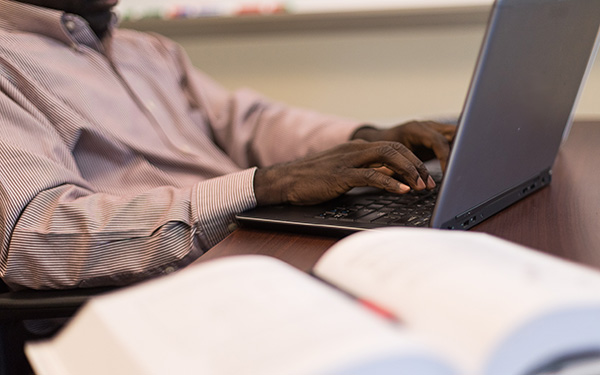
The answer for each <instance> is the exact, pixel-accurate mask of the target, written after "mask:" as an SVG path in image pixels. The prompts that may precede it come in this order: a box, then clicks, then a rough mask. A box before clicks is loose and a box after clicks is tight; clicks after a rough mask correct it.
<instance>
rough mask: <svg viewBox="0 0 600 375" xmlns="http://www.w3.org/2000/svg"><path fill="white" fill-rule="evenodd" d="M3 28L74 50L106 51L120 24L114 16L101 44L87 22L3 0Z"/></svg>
mask: <svg viewBox="0 0 600 375" xmlns="http://www.w3.org/2000/svg"><path fill="white" fill-rule="evenodd" d="M0 9H2V12H1V13H0V29H1V28H4V29H7V30H10V31H21V32H29V33H35V34H40V35H45V36H47V37H50V38H53V39H56V40H58V41H61V42H63V43H65V44H67V45H69V46H71V47H74V48H78V47H79V46H80V45H86V46H88V47H91V48H94V49H96V50H98V51H100V52H103V51H104V46H103V44H102V42H104V43H107V42H108V41H107V40H106V39H109V38H110V36H111V34H112V31H113V29H114V27H115V25H116V23H117V17H116V15H115V14H114V13H113V17H112V22H111V24H110V26H109V32H108V33H107V36H106V38H104V39H105V40H103V41H100V40H99V39H98V38H97V37H96V35H95V34H94V32H93V31H92V29H91V28H90V27H89V25H88V23H87V21H86V20H85V19H83V18H82V17H80V16H77V15H75V14H70V13H65V12H63V11H59V10H54V9H48V8H43V7H38V6H35V5H30V4H25V3H20V2H17V1H12V0H0Z"/></svg>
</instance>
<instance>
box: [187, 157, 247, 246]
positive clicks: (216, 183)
mask: <svg viewBox="0 0 600 375" xmlns="http://www.w3.org/2000/svg"><path fill="white" fill-rule="evenodd" d="M255 172H256V168H250V169H246V170H243V171H241V172H237V173H231V174H227V175H225V176H221V177H217V178H213V179H210V180H206V181H203V182H200V183H199V184H197V185H196V192H197V193H196V194H195V197H192V204H193V206H192V207H196V212H197V215H198V239H199V240H200V243H201V246H202V247H204V248H205V249H206V250H208V249H210V248H211V247H213V246H214V245H216V244H217V243H218V242H219V241H221V240H222V239H223V238H225V237H226V236H227V235H229V234H230V233H231V232H232V229H233V227H234V226H233V225H232V224H234V216H235V215H236V214H238V213H240V212H243V211H246V210H249V209H251V208H254V207H256V197H255V195H254V173H255ZM194 200H195V202H194Z"/></svg>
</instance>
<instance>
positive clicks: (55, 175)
mask: <svg viewBox="0 0 600 375" xmlns="http://www.w3.org/2000/svg"><path fill="white" fill-rule="evenodd" d="M357 126H358V124H357V123H355V122H353V121H349V120H344V119H340V118H337V117H334V116H325V115H320V114H317V113H314V112H311V111H306V110H301V109H295V108H290V107H287V106H284V105H282V104H279V103H276V102H272V101H269V100H267V99H265V98H263V97H261V96H260V95H258V94H256V93H254V92H252V91H250V90H240V91H236V92H233V93H232V92H228V91H226V90H225V89H223V88H222V87H221V86H219V85H218V84H217V83H215V82H214V81H212V80H211V79H210V78H208V77H207V76H205V75H204V74H203V73H201V72H199V71H198V70H196V69H194V68H193V67H192V66H191V64H190V62H189V60H188V58H187V56H186V55H185V54H184V52H183V51H182V50H181V48H180V47H179V46H178V45H176V44H175V43H174V42H172V41H170V40H168V39H165V38H164V37H161V36H158V35H154V34H146V33H139V32H135V31H130V30H120V29H117V28H113V29H112V31H111V33H110V35H109V36H108V37H107V38H105V39H103V40H102V41H100V40H98V39H97V38H96V36H95V35H94V34H93V32H92V31H91V29H90V28H89V27H88V25H87V23H86V21H85V20H83V19H82V18H80V17H78V16H75V15H72V14H66V13H64V12H59V11H54V10H50V9H44V8H40V7H36V6H32V5H27V4H22V3H18V2H14V1H10V0H0V158H1V159H0V160H1V161H0V236H1V238H0V246H1V247H0V276H1V277H2V279H3V280H4V281H5V282H6V283H7V284H8V285H10V286H12V287H30V288H37V289H44V288H72V287H91V286H98V285H123V284H128V283H131V282H135V281H138V280H142V279H145V278H149V277H153V276H156V275H160V274H163V273H168V272H171V271H173V270H175V269H178V268H180V267H182V266H185V265H187V264H189V263H190V262H192V261H193V260H195V259H197V258H198V257H199V256H200V255H202V254H203V253H204V252H205V251H207V250H208V249H210V248H211V247H212V246H213V245H215V244H216V243H217V242H218V241H220V240H221V239H223V238H224V237H225V236H226V235H227V234H228V233H229V231H230V229H231V228H232V226H231V224H232V221H233V216H234V215H235V214H236V213H239V212H241V211H243V210H246V209H249V208H252V207H254V206H255V205H256V199H255V197H254V191H253V178H254V172H255V167H254V166H266V165H270V164H273V163H278V162H285V161H289V160H292V159H295V158H298V157H301V156H303V155H306V154H308V153H311V152H315V151H320V150H323V149H326V148H329V147H331V146H333V145H335V144H339V143H341V142H344V141H346V140H347V139H349V138H350V135H351V133H352V132H353V131H354V130H355V129H356V127H357Z"/></svg>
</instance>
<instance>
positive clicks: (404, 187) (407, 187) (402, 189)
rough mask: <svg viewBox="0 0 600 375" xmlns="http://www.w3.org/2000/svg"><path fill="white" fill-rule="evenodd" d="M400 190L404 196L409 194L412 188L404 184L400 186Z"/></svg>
mask: <svg viewBox="0 0 600 375" xmlns="http://www.w3.org/2000/svg"><path fill="white" fill-rule="evenodd" d="M398 190H400V193H402V194H404V193H408V192H409V191H410V186H408V185H404V184H398Z"/></svg>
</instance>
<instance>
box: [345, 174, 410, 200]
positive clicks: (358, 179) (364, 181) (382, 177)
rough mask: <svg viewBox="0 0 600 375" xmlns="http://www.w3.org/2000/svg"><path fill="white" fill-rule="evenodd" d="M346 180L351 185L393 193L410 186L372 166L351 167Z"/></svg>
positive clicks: (398, 192) (399, 192) (406, 190)
mask: <svg viewBox="0 0 600 375" xmlns="http://www.w3.org/2000/svg"><path fill="white" fill-rule="evenodd" d="M348 181H349V183H350V184H351V185H352V186H353V187H363V186H370V187H375V188H378V189H382V190H385V191H389V192H390V193H395V194H405V193H408V192H409V191H410V186H408V185H406V184H403V183H402V182H400V181H398V180H396V179H394V178H392V177H390V176H388V175H386V174H383V173H380V172H379V171H377V170H375V169H372V168H360V169H353V170H352V172H351V173H350V174H349V175H348Z"/></svg>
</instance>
